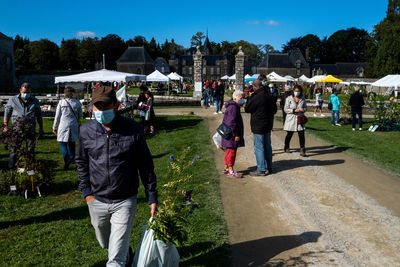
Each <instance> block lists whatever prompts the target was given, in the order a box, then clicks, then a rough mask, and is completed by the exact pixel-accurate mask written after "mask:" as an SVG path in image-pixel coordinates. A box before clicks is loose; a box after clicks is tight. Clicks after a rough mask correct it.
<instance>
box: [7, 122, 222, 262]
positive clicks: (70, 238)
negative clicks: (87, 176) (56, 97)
mask: <svg viewBox="0 0 400 267" xmlns="http://www.w3.org/2000/svg"><path fill="white" fill-rule="evenodd" d="M52 122H53V121H52V119H45V131H46V132H47V134H46V135H45V136H44V138H43V139H41V140H40V141H39V144H38V146H37V148H36V152H37V157H38V158H46V159H50V160H54V161H55V162H56V163H57V164H58V169H57V172H56V178H55V184H54V186H53V191H52V193H51V194H49V195H45V196H43V197H41V198H32V199H27V200H25V199H23V198H22V197H20V196H12V197H8V196H0V250H1V251H2V257H0V266H25V265H40V266H104V265H105V263H106V260H107V251H106V250H105V249H102V248H101V247H100V245H99V244H98V243H97V241H96V238H95V234H94V229H93V227H92V226H91V224H90V218H89V214H88V209H87V205H86V203H85V202H84V200H83V198H82V196H81V193H80V192H79V191H78V190H76V188H77V174H76V170H73V169H71V170H68V171H64V170H62V166H63V161H62V157H61V153H60V149H59V146H58V143H57V142H56V139H55V136H54V135H53V134H52V133H51V125H52ZM155 125H156V130H157V133H156V134H155V135H154V136H152V137H149V138H148V145H149V148H150V150H151V152H152V154H153V158H154V164H155V171H156V174H157V177H158V189H159V192H160V199H162V198H163V197H165V196H164V195H163V190H162V185H163V184H165V183H166V182H167V181H168V180H169V179H171V178H172V177H167V176H166V174H167V168H168V162H169V155H170V154H171V153H173V154H178V153H180V152H181V151H183V150H184V149H185V148H186V147H188V146H190V147H191V149H192V151H193V153H194V154H195V155H200V156H201V160H200V161H197V162H196V163H195V164H194V165H193V166H192V172H193V178H192V180H191V181H190V182H189V183H188V189H193V200H194V202H197V203H199V204H200V208H199V209H196V210H195V212H194V214H193V217H192V219H191V224H190V226H189V240H188V241H187V242H186V243H184V244H183V246H181V247H178V251H179V253H180V256H181V262H180V265H181V266H227V265H229V245H228V236H227V228H226V224H225V221H224V219H223V210H222V202H221V198H220V191H219V185H218V183H219V182H218V172H217V170H216V168H215V164H214V155H213V152H212V148H211V144H210V140H209V137H208V136H209V134H208V126H207V123H206V122H205V121H203V120H202V119H201V118H199V117H195V116H159V117H157V121H156V124H155ZM7 158H8V152H7V151H5V150H4V148H1V151H0V166H1V167H2V168H4V167H5V166H6V165H7ZM149 217H150V210H149V207H148V205H147V202H146V200H145V195H144V192H143V186H140V188H139V194H138V207H137V213H136V218H135V224H134V229H133V231H132V236H131V246H132V248H133V249H134V250H135V249H136V246H137V244H138V242H139V240H140V236H141V227H142V226H143V225H145V224H146V223H147V221H148V219H149Z"/></svg>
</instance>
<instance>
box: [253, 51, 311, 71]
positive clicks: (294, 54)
mask: <svg viewBox="0 0 400 267" xmlns="http://www.w3.org/2000/svg"><path fill="white" fill-rule="evenodd" d="M298 60H299V61H300V64H301V65H300V67H301V68H308V67H309V65H308V63H307V62H306V60H305V58H304V56H303V54H302V53H301V51H300V50H299V49H294V50H291V51H289V53H270V54H268V55H267V56H265V57H264V59H263V60H262V61H261V63H260V64H259V65H258V67H261V68H296V61H298Z"/></svg>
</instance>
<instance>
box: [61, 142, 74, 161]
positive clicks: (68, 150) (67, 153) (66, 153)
mask: <svg viewBox="0 0 400 267" xmlns="http://www.w3.org/2000/svg"><path fill="white" fill-rule="evenodd" d="M60 148H61V152H62V154H63V159H64V162H67V161H68V160H70V161H72V160H74V159H75V142H60Z"/></svg>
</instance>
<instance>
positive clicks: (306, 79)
mask: <svg viewBox="0 0 400 267" xmlns="http://www.w3.org/2000/svg"><path fill="white" fill-rule="evenodd" d="M308 80H309V78H308V77H307V76H306V75H304V74H303V75H301V76H300V77H299V81H302V82H307V81H308Z"/></svg>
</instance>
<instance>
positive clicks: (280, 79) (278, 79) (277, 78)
mask: <svg viewBox="0 0 400 267" xmlns="http://www.w3.org/2000/svg"><path fill="white" fill-rule="evenodd" d="M267 78H268V80H269V81H270V82H282V83H285V82H287V79H286V78H284V77H282V76H280V75H279V74H277V73H276V72H274V71H273V72H271V73H270V74H268V75H267Z"/></svg>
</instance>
